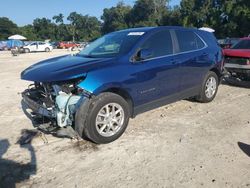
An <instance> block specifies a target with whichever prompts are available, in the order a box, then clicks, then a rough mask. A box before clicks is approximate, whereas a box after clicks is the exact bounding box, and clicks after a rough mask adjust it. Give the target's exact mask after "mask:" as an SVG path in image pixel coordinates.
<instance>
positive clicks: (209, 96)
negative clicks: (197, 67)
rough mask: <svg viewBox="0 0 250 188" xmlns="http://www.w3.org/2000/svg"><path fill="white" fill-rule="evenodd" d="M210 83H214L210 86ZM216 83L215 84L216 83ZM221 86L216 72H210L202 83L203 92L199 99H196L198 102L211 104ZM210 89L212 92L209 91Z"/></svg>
mask: <svg viewBox="0 0 250 188" xmlns="http://www.w3.org/2000/svg"><path fill="white" fill-rule="evenodd" d="M209 82H210V83H211V82H212V83H213V84H211V85H212V86H211V85H210V86H209ZM214 82H215V83H214ZM218 86H219V79H218V76H217V74H216V73H215V72H212V71H209V72H208V73H207V75H206V76H205V79H204V81H203V83H202V88H201V92H200V94H199V96H198V97H196V100H197V101H199V102H202V103H208V102H211V101H212V100H213V99H214V98H215V96H216V94H217V91H218ZM208 87H210V90H209V89H208Z"/></svg>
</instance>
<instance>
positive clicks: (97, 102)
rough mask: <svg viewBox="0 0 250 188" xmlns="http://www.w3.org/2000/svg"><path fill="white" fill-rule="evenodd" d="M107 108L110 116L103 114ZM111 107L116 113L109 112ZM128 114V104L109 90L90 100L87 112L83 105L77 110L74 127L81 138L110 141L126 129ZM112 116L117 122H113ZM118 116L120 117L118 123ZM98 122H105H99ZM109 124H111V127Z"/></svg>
mask: <svg viewBox="0 0 250 188" xmlns="http://www.w3.org/2000/svg"><path fill="white" fill-rule="evenodd" d="M107 109H108V114H110V117H107V116H105V115H107ZM111 109H114V111H115V112H116V113H117V115H114V114H115V113H112V112H110V111H111ZM119 110H120V111H119ZM104 114H105V115H104ZM129 114H130V113H129V105H128V103H127V102H126V100H124V99H123V98H122V97H121V96H119V95H117V94H114V93H110V92H106V93H101V94H100V95H98V96H96V97H95V98H93V99H91V100H90V104H89V108H88V111H87V114H86V108H85V109H84V105H82V106H81V107H80V109H79V110H78V111H77V113H76V118H75V129H76V131H78V133H79V135H81V136H82V137H83V138H86V137H87V138H88V139H90V140H91V141H93V142H95V143H97V144H106V143H110V142H112V141H114V140H116V139H118V138H119V137H120V136H121V135H122V134H123V133H124V131H125V130H126V128H127V125H128V122H129V117H130V115H129ZM111 116H112V117H111ZM85 117H86V118H85ZM122 117H123V118H122ZM113 118H114V119H115V120H116V122H117V123H116V122H115V121H114V122H113ZM118 118H119V119H120V123H119V124H118V121H117V119H118ZM105 119H107V120H105ZM99 122H107V123H104V124H102V123H100V124H99ZM108 122H109V123H108ZM110 122H111V123H110ZM110 124H112V125H110ZM109 126H112V128H110V127H109ZM101 129H103V130H101ZM79 130H80V132H79ZM81 130H82V131H81Z"/></svg>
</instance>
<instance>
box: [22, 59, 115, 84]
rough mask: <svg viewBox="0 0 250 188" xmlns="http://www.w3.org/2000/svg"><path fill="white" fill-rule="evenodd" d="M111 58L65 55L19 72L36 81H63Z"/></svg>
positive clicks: (24, 76) (82, 73) (24, 78)
mask: <svg viewBox="0 0 250 188" xmlns="http://www.w3.org/2000/svg"><path fill="white" fill-rule="evenodd" d="M111 62H112V60H111V58H86V57H82V56H72V55H65V56H60V57H55V58H51V59H47V60H44V61H41V62H39V63H36V64H34V65H32V66H30V67H28V68H27V69H25V70H24V71H23V72H22V73H21V79H23V80H29V81H36V82H55V81H65V80H70V79H74V78H79V77H85V76H86V74H87V72H88V71H90V70H92V69H95V68H101V67H103V66H107V65H108V64H109V63H111Z"/></svg>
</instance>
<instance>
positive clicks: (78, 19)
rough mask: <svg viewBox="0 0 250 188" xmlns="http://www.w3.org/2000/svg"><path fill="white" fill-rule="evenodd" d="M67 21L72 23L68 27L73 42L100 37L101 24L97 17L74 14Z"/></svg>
mask: <svg viewBox="0 0 250 188" xmlns="http://www.w3.org/2000/svg"><path fill="white" fill-rule="evenodd" d="M67 19H68V20H69V21H70V25H68V26H67V27H68V30H69V33H71V36H72V39H73V41H74V40H84V41H88V40H92V39H94V38H97V37H98V36H100V25H101V23H100V21H99V20H98V19H97V18H96V17H91V16H89V15H85V16H83V15H82V14H78V13H76V12H72V13H70V15H69V16H68V18H67Z"/></svg>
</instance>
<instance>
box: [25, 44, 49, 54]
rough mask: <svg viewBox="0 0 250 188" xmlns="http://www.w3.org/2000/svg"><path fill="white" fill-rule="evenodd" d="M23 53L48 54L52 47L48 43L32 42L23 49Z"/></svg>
mask: <svg viewBox="0 0 250 188" xmlns="http://www.w3.org/2000/svg"><path fill="white" fill-rule="evenodd" d="M23 49H24V52H25V53H29V52H50V51H52V49H53V47H52V45H51V44H49V43H45V42H32V43H30V44H28V45H26V46H24V47H23Z"/></svg>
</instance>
